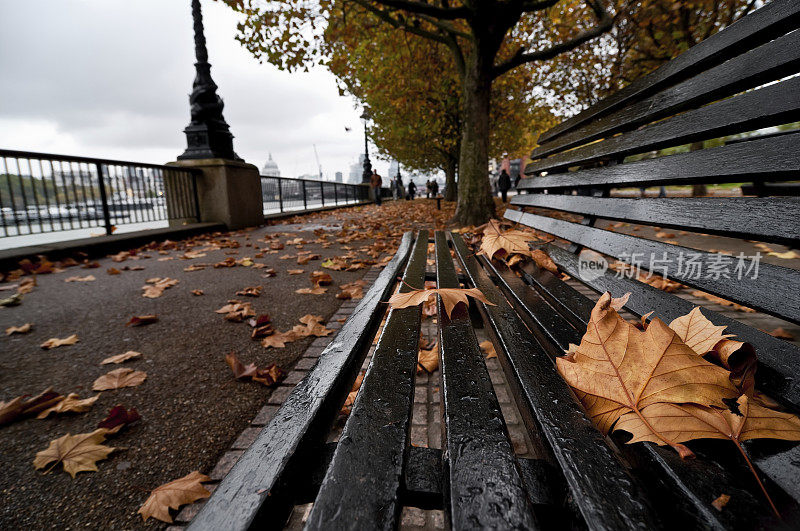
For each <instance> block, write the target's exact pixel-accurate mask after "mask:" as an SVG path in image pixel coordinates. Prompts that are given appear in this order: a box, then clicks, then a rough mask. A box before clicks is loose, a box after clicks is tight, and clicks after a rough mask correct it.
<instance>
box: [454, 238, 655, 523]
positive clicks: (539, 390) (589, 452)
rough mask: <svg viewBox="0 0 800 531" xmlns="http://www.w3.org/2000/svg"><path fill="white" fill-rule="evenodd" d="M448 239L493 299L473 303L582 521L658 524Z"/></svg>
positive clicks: (481, 273)
mask: <svg viewBox="0 0 800 531" xmlns="http://www.w3.org/2000/svg"><path fill="white" fill-rule="evenodd" d="M453 244H454V247H455V250H456V254H457V256H458V258H459V261H460V262H461V264H462V269H463V270H464V271H465V272H466V274H467V275H468V276H469V278H470V281H471V283H472V284H473V285H474V286H476V287H477V288H478V289H480V290H481V292H483V294H484V295H485V296H486V297H487V299H488V300H489V301H491V302H493V303H495V304H497V306H485V305H483V304H481V303H477V304H479V308H480V309H481V313H482V314H483V315H484V316H485V321H486V322H488V323H489V324H490V325H491V332H492V334H491V335H492V336H493V342H494V343H495V345H496V350H497V353H498V356H501V358H500V359H501V361H502V362H503V364H504V369H505V370H506V373H507V374H509V375H510V376H509V378H508V379H509V382H510V383H513V384H516V385H512V388H514V387H516V391H517V392H515V396H516V397H517V399H518V401H522V400H524V404H520V406H521V408H522V409H524V410H527V411H530V413H531V416H532V417H533V418H534V419H535V422H536V425H537V428H538V429H537V431H539V432H541V434H542V435H543V436H544V438H545V439H546V440H547V443H548V445H549V447H550V449H551V451H552V452H553V454H554V456H555V459H556V461H557V462H558V464H559V466H560V467H561V469H562V471H563V473H564V476H565V478H566V481H567V484H568V485H569V488H570V490H571V492H572V498H573V500H574V503H575V504H576V505H577V506H578V508H579V509H580V511H581V514H582V516H583V518H584V519H585V521H586V523H587V525H589V527H590V528H592V529H629V528H637V527H638V528H642V529H656V528H659V527H660V526H659V525H658V524H657V523H656V521H655V520H654V517H653V515H652V512H651V511H652V509H651V507H650V506H649V504H648V503H647V501H646V500H645V499H644V494H643V492H642V491H641V489H640V487H639V485H638V483H637V482H635V481H634V480H633V478H632V477H631V475H630V473H629V472H628V470H627V468H626V467H625V465H623V464H622V463H621V462H620V460H619V458H618V457H617V456H616V455H615V454H614V453H613V452H612V451H611V450H610V449H609V447H608V445H606V444H605V441H604V438H603V436H602V435H601V434H600V432H598V431H597V430H596V429H595V427H594V426H593V425H592V423H591V422H590V421H589V419H588V418H586V415H585V414H584V413H583V410H582V409H581V407H580V405H579V404H578V403H577V402H576V401H575V399H574V397H573V396H572V393H571V392H570V390H569V388H568V387H567V385H566V384H565V383H564V381H563V380H562V379H561V376H559V375H558V373H557V372H556V370H555V366H554V365H553V362H552V361H551V355H550V354H548V353H547V352H545V351H544V350H543V349H542V347H541V345H540V344H539V343H538V342H537V341H536V340H535V339H534V338H533V337H532V336H531V333H530V332H529V331H528V329H527V328H526V327H525V324H524V323H523V322H522V321H521V320H520V318H519V316H518V315H517V314H516V313H515V311H514V310H513V309H512V308H511V306H510V305H509V303H508V301H506V299H505V298H504V297H503V295H502V294H501V293H500V292H499V291H498V289H497V287H495V286H494V284H493V283H492V281H491V280H490V278H489V276H488V275H487V273H486V271H485V270H483V269H482V268H481V267H480V265H479V264H478V261H477V260H476V258H475V256H474V255H473V254H472V253H471V252H470V251H469V250H468V249H467V248H466V245H465V244H464V240H463V239H462V237H461V236H460V235H453ZM547 312H548V310H546V311H545V313H547ZM549 313H553V311H552V309H549ZM572 331H573V332H575V330H574V329H572ZM522 406H524V407H522Z"/></svg>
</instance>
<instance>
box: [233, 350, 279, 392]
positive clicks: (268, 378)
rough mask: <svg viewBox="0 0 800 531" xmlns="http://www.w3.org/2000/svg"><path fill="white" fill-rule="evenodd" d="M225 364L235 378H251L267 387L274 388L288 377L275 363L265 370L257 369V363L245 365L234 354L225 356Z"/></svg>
mask: <svg viewBox="0 0 800 531" xmlns="http://www.w3.org/2000/svg"><path fill="white" fill-rule="evenodd" d="M225 362H226V363H227V364H228V367H230V368H231V370H232V371H233V376H234V378H237V379H240V380H246V379H248V378H249V379H251V380H253V381H254V382H258V383H260V384H263V385H266V386H267V387H272V386H273V385H275V384H277V383H278V382H279V381H280V380H282V379H283V378H285V377H286V373H285V372H284V371H283V370H282V369H280V368H279V367H278V366H277V365H275V364H274V363H272V364H270V365H268V366H267V367H264V368H259V367H256V364H255V363H251V364H249V365H244V364H243V363H242V362H241V361H239V358H237V357H236V354H234V353H233V352H231V353H229V354H226V355H225Z"/></svg>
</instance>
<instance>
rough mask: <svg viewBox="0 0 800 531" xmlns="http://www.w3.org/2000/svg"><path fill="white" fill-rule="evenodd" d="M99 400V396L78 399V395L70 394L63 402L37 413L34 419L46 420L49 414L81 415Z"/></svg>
mask: <svg viewBox="0 0 800 531" xmlns="http://www.w3.org/2000/svg"><path fill="white" fill-rule="evenodd" d="M98 398H100V395H95V396H90V397H89V398H83V399H82V398H80V397H79V396H78V393H70V394H68V395H67V396H66V397H65V398H64V399H63V400H60V401H59V402H58V403H57V404H55V405H53V406H51V407H49V408H47V409H45V410H44V411H42V412H41V413H39V414H38V415H37V416H36V418H37V419H43V418H47V417H48V416H49V415H50V413H55V414H59V413H67V412H71V413H83V412H85V411H89V409H90V408H91V407H92V404H94V403H95V402H97V399H98Z"/></svg>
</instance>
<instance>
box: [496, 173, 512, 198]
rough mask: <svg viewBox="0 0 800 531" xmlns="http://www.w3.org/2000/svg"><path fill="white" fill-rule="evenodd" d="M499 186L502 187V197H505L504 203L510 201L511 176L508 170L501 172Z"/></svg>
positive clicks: (498, 180)
mask: <svg viewBox="0 0 800 531" xmlns="http://www.w3.org/2000/svg"><path fill="white" fill-rule="evenodd" d="M497 187H498V188H499V189H500V197H502V198H503V203H508V190H509V189H510V188H511V176H510V175H509V174H508V172H507V171H506V170H503V171H502V172H501V173H500V177H499V178H498V179H497Z"/></svg>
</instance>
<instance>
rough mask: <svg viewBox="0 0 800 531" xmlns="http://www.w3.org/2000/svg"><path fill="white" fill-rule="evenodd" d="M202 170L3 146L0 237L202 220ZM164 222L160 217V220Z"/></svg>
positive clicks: (1, 151)
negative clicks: (198, 178)
mask: <svg viewBox="0 0 800 531" xmlns="http://www.w3.org/2000/svg"><path fill="white" fill-rule="evenodd" d="M196 175H197V174H196V170H191V169H188V168H178V167H173V166H158V165H155V164H142V163H138V162H124V161H119V160H106V159H94V158H88V157H71V156H64V155H52V154H47V153H31V152H26V151H12V150H5V149H3V150H0V209H1V210H0V237H13V236H25V235H31V234H41V233H50V232H59V231H74V230H82V229H92V228H97V227H102V228H103V229H104V231H105V233H106V234H111V233H112V232H113V231H114V227H116V226H119V225H134V224H136V225H141V226H142V228H149V227H153V226H154V225H159V224H160V225H162V226H163V222H165V221H169V220H180V219H184V220H192V221H198V220H199V205H198V197H197V183H196V181H195V178H196ZM158 222H161V223H158Z"/></svg>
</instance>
